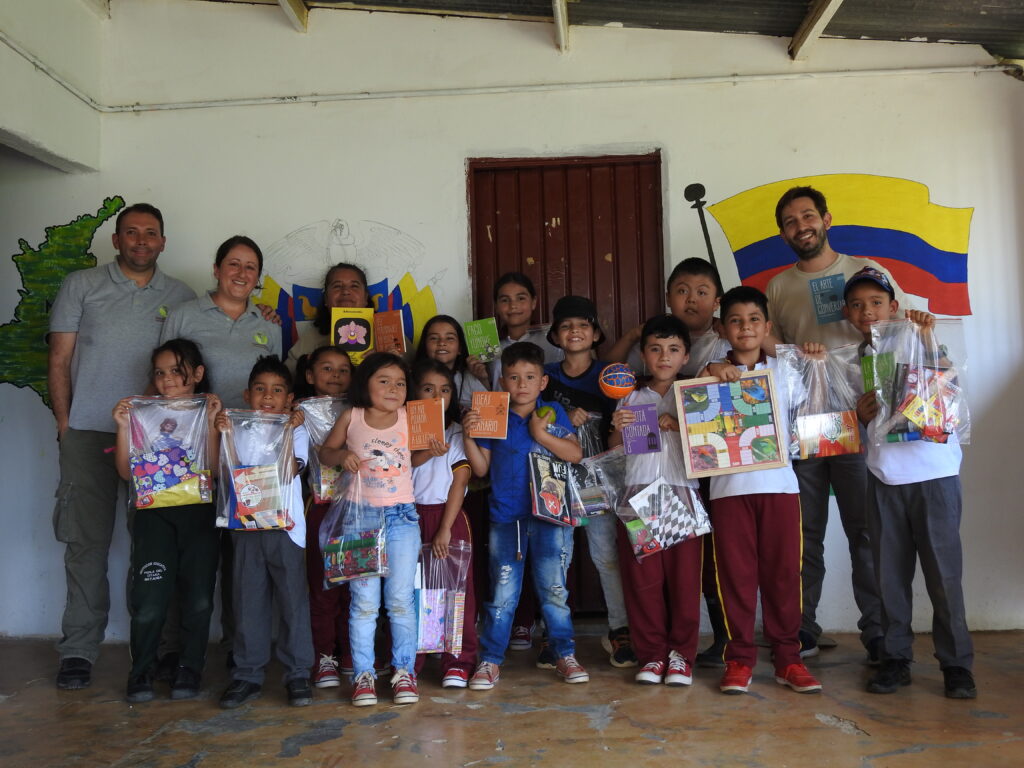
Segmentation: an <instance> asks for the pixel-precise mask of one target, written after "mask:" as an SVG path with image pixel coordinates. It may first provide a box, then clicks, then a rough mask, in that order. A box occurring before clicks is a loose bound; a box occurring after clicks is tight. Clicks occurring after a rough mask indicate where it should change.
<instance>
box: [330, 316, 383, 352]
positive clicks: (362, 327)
mask: <svg viewBox="0 0 1024 768" xmlns="http://www.w3.org/2000/svg"><path fill="white" fill-rule="evenodd" d="M331 343H332V344H337V345H338V346H339V347H341V348H342V349H344V350H345V351H346V352H348V356H349V358H350V359H351V360H352V365H354V366H355V365H359V364H360V363H361V362H363V358H364V357H365V356H366V355H367V354H369V353H370V352H371V351H372V350H373V310H372V309H370V308H369V307H365V308H362V307H334V308H332V309H331Z"/></svg>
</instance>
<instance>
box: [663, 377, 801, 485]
mask: <svg viewBox="0 0 1024 768" xmlns="http://www.w3.org/2000/svg"><path fill="white" fill-rule="evenodd" d="M674 389H675V395H676V407H677V409H678V413H680V414H681V415H683V416H684V419H683V422H684V423H683V424H681V425H680V427H681V428H680V432H679V435H680V439H681V440H682V441H683V461H684V462H685V464H686V476H687V477H691V478H698V477H710V476H712V475H724V474H731V473H734V472H749V471H751V470H756V469H777V468H779V467H784V466H786V463H787V461H788V459H787V455H788V453H787V452H788V445H787V444H786V443H785V440H786V438H785V436H780V435H779V433H778V432H779V430H778V418H777V416H776V414H777V413H778V408H777V405H776V402H775V385H774V379H773V378H772V372H771V371H770V370H758V371H746V372H744V373H743V374H741V375H740V378H739V381H734V382H725V381H720V380H719V379H716V378H704V379H690V380H686V381H677V382H676V383H675V385H674Z"/></svg>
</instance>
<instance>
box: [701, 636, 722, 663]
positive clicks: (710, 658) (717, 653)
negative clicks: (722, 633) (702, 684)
mask: <svg viewBox="0 0 1024 768" xmlns="http://www.w3.org/2000/svg"><path fill="white" fill-rule="evenodd" d="M724 653H725V642H724V641H723V642H721V643H719V642H718V640H715V641H714V642H713V643H712V644H711V645H709V646H708V647H707V648H705V649H704V650H703V651H701V652H700V653H698V654H697V659H696V662H697V664H696V666H698V667H703V668H705V669H715V668H719V669H725V659H723V658H722V654H724Z"/></svg>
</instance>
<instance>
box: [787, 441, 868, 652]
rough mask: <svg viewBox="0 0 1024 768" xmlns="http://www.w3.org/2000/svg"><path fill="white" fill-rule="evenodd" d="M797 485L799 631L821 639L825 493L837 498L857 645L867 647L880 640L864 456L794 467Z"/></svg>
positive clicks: (813, 461)
mask: <svg viewBox="0 0 1024 768" xmlns="http://www.w3.org/2000/svg"><path fill="white" fill-rule="evenodd" d="M793 469H794V470H795V471H796V476H797V479H798V480H799V482H800V514H801V519H802V524H803V535H804V556H803V570H802V572H801V580H802V583H803V618H802V620H801V626H800V628H801V629H802V630H804V631H806V632H809V633H810V634H812V635H813V636H814V637H815V638H817V637H818V636H819V635H821V626H820V625H819V624H818V622H817V612H818V603H819V601H820V600H821V588H822V584H823V582H824V581H825V528H826V526H827V525H828V497H829V487H831V488H832V490H833V491H834V492H835V495H836V503H837V504H838V506H839V519H840V521H841V522H842V524H843V530H844V531H845V532H846V540H847V542H848V543H849V547H850V565H851V567H852V574H851V576H852V580H853V599H854V602H856V604H857V608H858V609H859V610H860V619H859V620H858V621H857V628H858V629H860V641H861V643H863V644H864V645H865V647H866V646H867V644H868V643H869V642H870V641H871V640H873V639H874V638H876V637H880V636H881V634H882V606H881V601H880V600H879V597H878V586H877V582H876V580H875V564H874V558H873V556H872V553H871V542H870V539H869V536H868V527H867V518H866V509H865V505H866V499H865V494H866V492H867V468H866V466H865V463H864V456H863V454H847V455H844V456H830V457H828V458H822V459H803V460H800V461H794V462H793Z"/></svg>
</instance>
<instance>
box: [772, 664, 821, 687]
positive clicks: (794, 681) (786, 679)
mask: <svg viewBox="0 0 1024 768" xmlns="http://www.w3.org/2000/svg"><path fill="white" fill-rule="evenodd" d="M775 682H776V683H778V684H779V685H788V686H789V687H790V688H792V689H793V690H794V691H796V692H797V693H821V683H819V682H818V680H817V678H816V677H815V676H814V675H812V674H811V673H810V672H809V671H808V670H807V667H805V666H804V665H803V664H790V665H789V666H788V667H786V668H785V669H783V670H781V671H779V670H776V671H775Z"/></svg>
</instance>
